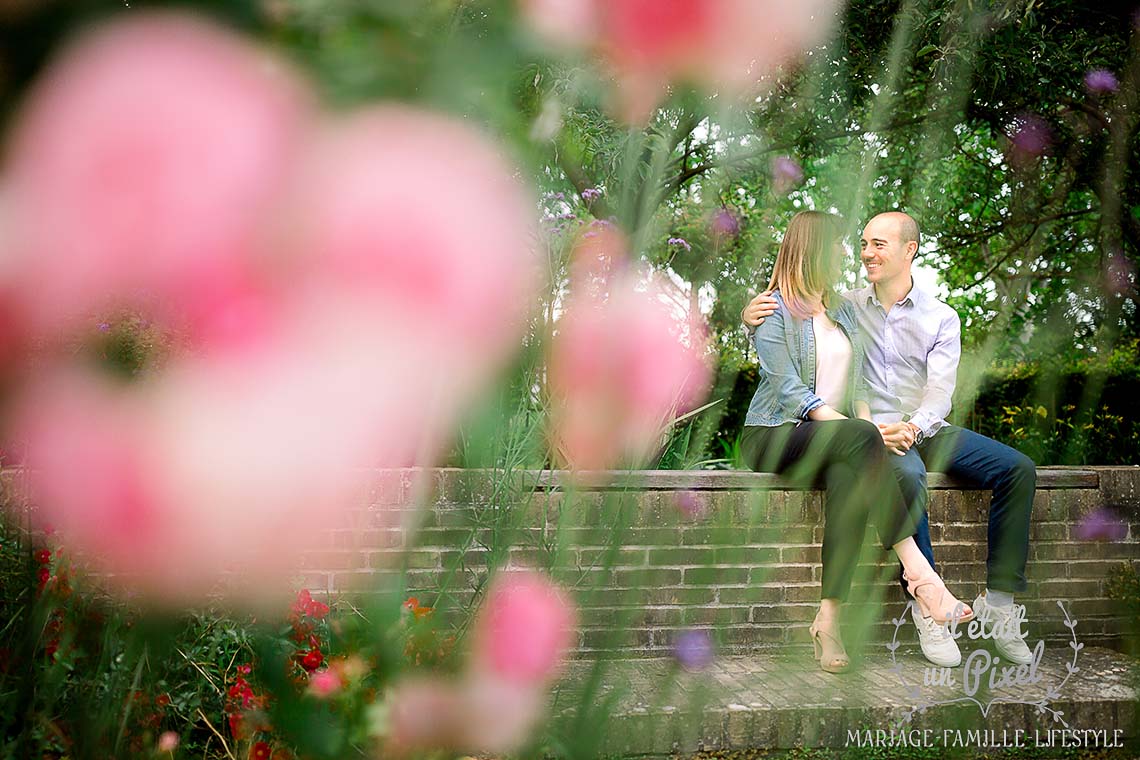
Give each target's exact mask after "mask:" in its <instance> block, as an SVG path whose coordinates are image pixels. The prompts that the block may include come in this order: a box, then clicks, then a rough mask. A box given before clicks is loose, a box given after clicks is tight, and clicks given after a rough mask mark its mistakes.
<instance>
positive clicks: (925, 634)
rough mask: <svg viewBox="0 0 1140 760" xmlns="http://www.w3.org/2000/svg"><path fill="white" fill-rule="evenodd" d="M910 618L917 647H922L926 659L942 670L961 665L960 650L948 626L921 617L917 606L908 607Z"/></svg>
mask: <svg viewBox="0 0 1140 760" xmlns="http://www.w3.org/2000/svg"><path fill="white" fill-rule="evenodd" d="M974 609H975V610H976V609H977V607H975V608H974ZM910 616H911V618H912V619H913V620H914V627H915V630H917V631H918V645H919V646H920V647H922V653H923V654H924V655H925V656H926V659H928V660H930V661H931V662H932V663H934V664H935V665H941V666H942V667H944V668H956V667H958V666H959V665H961V664H962V650H960V649H958V642H957V641H955V640H954V637H953V636H951V635H950V626H949V625H947V624H945V623H937V622H935V621H934V618H929V617H923V615H922V613H921V612H919V611H918V605H917V604H912V605H910Z"/></svg>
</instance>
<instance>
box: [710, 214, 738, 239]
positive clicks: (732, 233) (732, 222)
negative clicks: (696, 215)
mask: <svg viewBox="0 0 1140 760" xmlns="http://www.w3.org/2000/svg"><path fill="white" fill-rule="evenodd" d="M709 232H710V233H711V234H712V236H713V237H714V238H716V239H718V240H721V241H723V240H725V239H727V238H734V237H736V236H737V235H739V234H740V218H739V217H738V216H737V215H736V214H734V213H733V212H732V211H729V210H728V209H727V208H719V209H717V210H716V211H715V212H714V213H713V215H712V218H711V219H710V220H709Z"/></svg>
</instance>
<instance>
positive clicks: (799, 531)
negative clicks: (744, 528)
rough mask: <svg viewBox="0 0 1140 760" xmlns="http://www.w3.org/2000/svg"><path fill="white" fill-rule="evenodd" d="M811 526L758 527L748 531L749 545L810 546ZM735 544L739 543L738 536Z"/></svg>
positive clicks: (812, 540)
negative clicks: (783, 544)
mask: <svg viewBox="0 0 1140 760" xmlns="http://www.w3.org/2000/svg"><path fill="white" fill-rule="evenodd" d="M813 528H814V526H812V525H760V526H755V527H751V528H749V529H748V543H751V544H778V543H789V544H810V543H813V542H814V539H813V538H812V535H813ZM736 542H737V543H740V538H739V536H738V537H737V541H736Z"/></svg>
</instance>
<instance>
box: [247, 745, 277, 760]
mask: <svg viewBox="0 0 1140 760" xmlns="http://www.w3.org/2000/svg"><path fill="white" fill-rule="evenodd" d="M270 754H272V751H271V750H270V747H269V742H257V743H256V744H254V745H253V746H252V747H250V748H249V758H250V760H269V756H270Z"/></svg>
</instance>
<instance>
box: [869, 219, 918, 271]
mask: <svg viewBox="0 0 1140 760" xmlns="http://www.w3.org/2000/svg"><path fill="white" fill-rule="evenodd" d="M859 250H860V258H861V259H862V261H863V267H864V269H866V270H867V281H868V282H871V283H880V282H890V281H892V280H895V279H896V278H899V277H909V276H910V259H911V257H910V254H909V252H908V244H907V243H906V242H904V241H903V239H902V235H901V234H900V233H899V223H898V222H897V221H896V220H894V219H891V218H890V217H879V216H877V217H875V218H874V219H872V220H871V221H869V222H867V226H866V227H864V228H863V238H862V240H861V241H860V242H859Z"/></svg>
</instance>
